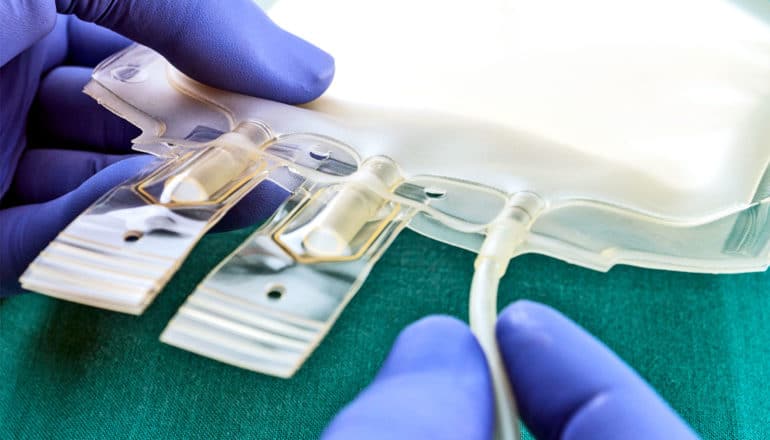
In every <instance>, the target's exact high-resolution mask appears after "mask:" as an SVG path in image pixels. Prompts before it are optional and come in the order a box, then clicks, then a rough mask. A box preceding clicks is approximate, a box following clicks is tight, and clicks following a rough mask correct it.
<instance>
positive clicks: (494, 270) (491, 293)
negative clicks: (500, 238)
mask: <svg viewBox="0 0 770 440" xmlns="http://www.w3.org/2000/svg"><path fill="white" fill-rule="evenodd" d="M498 273H499V265H498V263H497V262H496V261H495V260H494V259H492V258H483V259H479V260H477V265H476V271H475V273H474V274H473V281H472V282H471V293H470V324H471V330H472V331H473V333H474V334H475V335H476V338H478V340H479V343H480V344H481V348H482V349H483V350H484V355H485V356H486V358H487V365H488V366H489V373H490V375H491V376H492V387H493V389H494V393H495V431H496V432H495V438H497V439H498V440H516V439H518V438H520V432H519V420H518V419H519V415H518V411H517V410H516V401H515V399H514V398H513V392H512V390H511V385H510V383H509V381H508V375H507V374H506V372H505V365H503V360H502V358H501V356H500V351H499V350H498V347H497V338H496V337H495V322H497V288H498V285H499V283H500V276H499V275H498Z"/></svg>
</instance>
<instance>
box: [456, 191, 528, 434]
mask: <svg viewBox="0 0 770 440" xmlns="http://www.w3.org/2000/svg"><path fill="white" fill-rule="evenodd" d="M541 208H542V200H541V199H540V198H539V197H538V196H537V195H536V194H533V193H528V192H522V193H517V194H514V195H513V197H511V200H510V202H509V205H508V206H507V207H506V209H505V211H503V212H502V213H501V214H500V216H499V217H498V218H497V219H496V220H495V221H494V222H493V223H492V224H491V225H490V226H489V227H488V228H487V236H486V238H485V239H484V243H483V244H482V245H481V249H479V255H478V257H476V261H475V263H474V266H475V272H474V274H473V281H472V282H471V291H470V299H469V304H470V306H469V308H470V310H469V313H468V314H469V321H470V325H471V330H472V331H473V333H474V334H475V335H476V338H477V339H478V340H479V344H480V345H481V348H482V350H483V351H484V356H485V357H486V358H487V365H488V368H489V373H490V376H491V377H492V388H493V390H494V394H495V438H497V439H498V440H516V439H518V438H520V437H521V432H520V431H519V414H518V411H517V409H516V400H515V399H514V397H513V396H514V395H513V390H512V388H511V384H510V382H509V380H508V375H507V374H506V371H505V365H504V364H503V359H502V357H501V356H500V350H499V348H498V345H497V337H496V336H495V324H496V323H497V290H498V287H499V285H500V278H502V277H503V275H505V271H506V270H507V269H508V263H509V262H510V260H511V258H513V256H514V254H515V253H516V250H517V249H518V248H519V246H520V245H521V243H523V242H524V240H525V238H526V236H527V235H528V234H529V227H530V225H531V224H532V220H533V218H534V216H535V215H536V214H537V213H538V212H539V211H540V209H541Z"/></svg>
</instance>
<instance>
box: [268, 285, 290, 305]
mask: <svg viewBox="0 0 770 440" xmlns="http://www.w3.org/2000/svg"><path fill="white" fill-rule="evenodd" d="M285 294H286V288H285V287H283V286H281V285H280V284H273V285H271V286H268V287H267V289H266V291H265V295H266V296H267V298H268V299H269V300H272V301H278V300H279V299H281V298H283V295H285Z"/></svg>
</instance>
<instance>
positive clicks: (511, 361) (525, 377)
mask: <svg viewBox="0 0 770 440" xmlns="http://www.w3.org/2000/svg"><path fill="white" fill-rule="evenodd" d="M497 340H498V343H499V346H500V352H501V354H502V356H503V360H504V361H505V364H506V367H507V370H508V375H509V377H510V380H511V385H512V387H513V389H514V392H515V394H516V402H517V404H518V407H519V410H520V412H521V416H522V419H523V420H524V423H525V424H526V425H527V427H528V428H529V429H530V431H532V433H533V434H535V436H536V437H537V438H539V439H552V438H560V439H565V440H582V439H628V440H633V439H640V440H641V439H672V440H674V439H688V440H689V439H695V438H697V435H696V434H695V433H694V432H693V431H692V430H691V429H690V427H688V426H687V424H686V423H685V422H684V421H683V420H682V419H681V418H680V417H679V416H678V415H677V414H676V413H675V412H674V410H673V409H671V407H669V406H668V405H667V404H666V403H665V402H664V401H663V399H661V398H660V397H659V396H658V395H657V394H656V393H655V391H653V390H652V388H650V387H649V385H647V383H646V382H645V381H644V380H643V379H642V378H641V377H639V375H637V374H636V373H635V372H634V371H633V370H632V369H631V368H630V367H628V366H627V365H626V364H625V363H624V362H623V361H622V360H620V358H618V357H617V355H615V354H614V353H613V352H612V351H610V349H609V348H607V347H606V346H605V345H604V344H602V343H601V342H599V341H598V340H597V339H595V338H594V337H593V336H591V335H590V334H589V333H588V332H586V331H585V330H583V329H582V328H580V327H579V326H578V325H577V324H575V323H574V322H572V321H570V320H569V319H567V318H566V317H565V316H564V315H562V314H560V313H559V312H557V311H556V310H554V309H551V308H550V307H547V306H544V305H542V304H538V303H534V302H529V301H517V302H515V303H513V304H512V305H510V306H508V307H507V308H506V309H505V310H504V311H503V313H501V315H500V318H499V320H498V322H497Z"/></svg>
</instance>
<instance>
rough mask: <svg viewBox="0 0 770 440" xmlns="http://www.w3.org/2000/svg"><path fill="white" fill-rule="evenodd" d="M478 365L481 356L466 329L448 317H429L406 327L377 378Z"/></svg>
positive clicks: (462, 324)
mask: <svg viewBox="0 0 770 440" xmlns="http://www.w3.org/2000/svg"><path fill="white" fill-rule="evenodd" d="M478 365H481V366H483V368H486V364H485V360H484V354H483V352H482V351H481V346H480V345H479V343H478V341H476V338H475V337H474V336H473V333H471V330H470V329H469V328H468V326H467V325H466V324H465V323H463V322H462V321H460V320H458V319H456V318H453V317H450V316H428V317H426V318H423V319H421V320H419V321H417V322H415V323H413V324H411V325H410V326H408V327H406V328H405V329H404V330H403V331H402V332H401V334H400V335H399V336H398V338H397V339H396V341H395V343H394V344H393V349H392V350H391V352H390V355H389V356H388V358H387V360H386V361H385V364H384V365H383V367H382V369H381V370H380V375H379V376H378V377H386V376H394V375H399V374H403V373H408V374H414V373H420V372H423V371H431V370H436V369H464V368H475V367H476V366H478Z"/></svg>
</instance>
